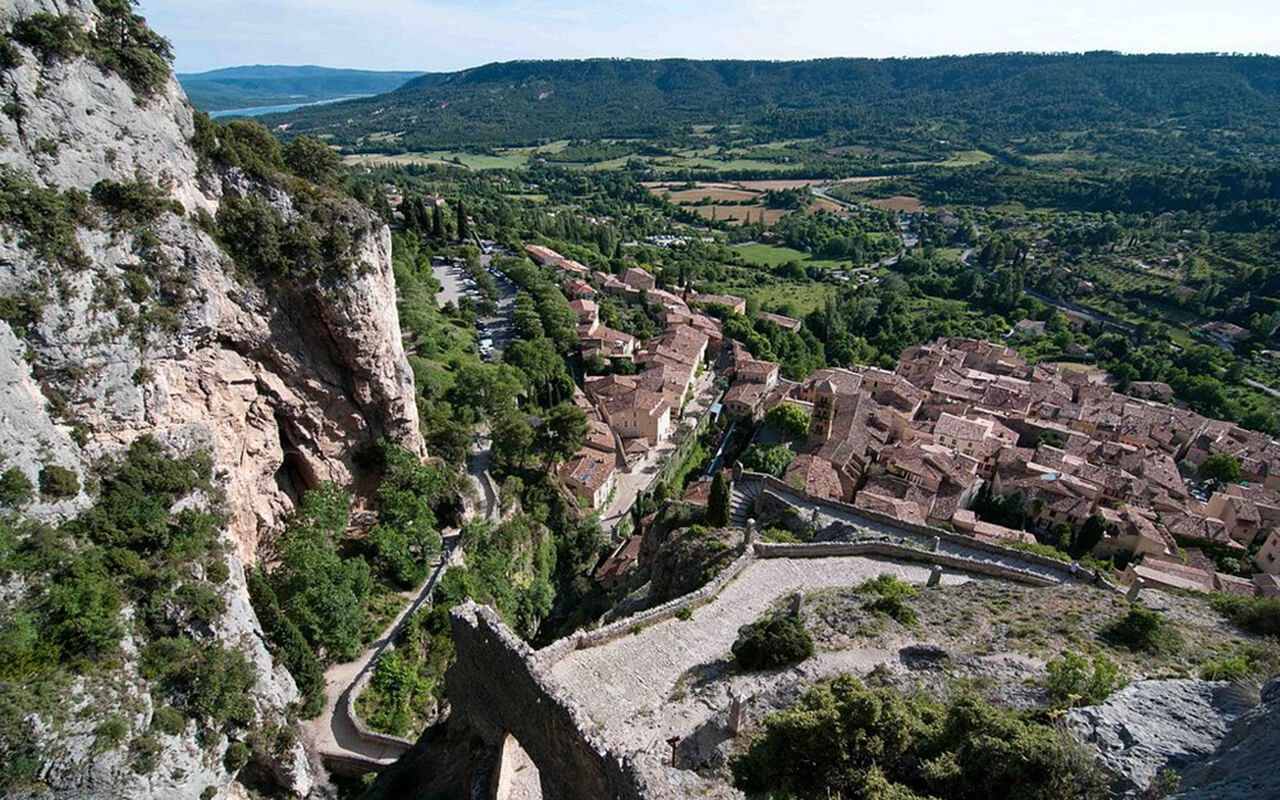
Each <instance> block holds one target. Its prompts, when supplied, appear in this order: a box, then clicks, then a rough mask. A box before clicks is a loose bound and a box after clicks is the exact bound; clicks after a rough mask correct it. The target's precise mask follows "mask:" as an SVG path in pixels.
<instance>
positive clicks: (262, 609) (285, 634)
mask: <svg viewBox="0 0 1280 800" xmlns="http://www.w3.org/2000/svg"><path fill="white" fill-rule="evenodd" d="M245 578H246V581H247V583H248V585H249V600H250V602H251V603H252V604H253V610H254V613H256V614H257V615H258V621H259V622H261V623H262V630H263V632H264V633H265V634H266V636H267V639H269V640H270V642H271V644H272V652H273V654H274V655H275V657H276V658H278V659H280V661H281V663H283V664H284V666H285V669H287V670H289V674H290V675H292V676H293V682H294V683H295V684H297V686H298V691H299V692H301V693H302V707H301V708H300V709H299V710H298V715H299V716H301V717H303V718H304V719H312V718H314V717H316V716H318V715H319V714H320V712H321V711H323V710H324V702H325V682H324V667H322V666H321V665H320V660H319V659H318V658H316V655H315V653H314V652H313V651H312V649H311V645H310V644H308V643H307V639H306V637H305V636H303V635H302V632H301V631H300V630H298V626H297V625H294V624H293V622H291V621H290V620H289V618H288V617H286V616H285V615H284V612H283V611H281V609H280V602H279V600H278V599H277V598H276V594H275V591H274V590H273V589H272V588H271V584H270V583H269V582H268V580H267V578H266V576H265V575H264V574H263V573H262V572H259V571H254V572H249V573H247V574H246V576H245Z"/></svg>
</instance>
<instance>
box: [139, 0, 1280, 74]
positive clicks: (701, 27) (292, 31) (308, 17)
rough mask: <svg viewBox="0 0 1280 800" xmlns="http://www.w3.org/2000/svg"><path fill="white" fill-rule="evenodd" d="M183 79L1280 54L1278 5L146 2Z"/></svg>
mask: <svg viewBox="0 0 1280 800" xmlns="http://www.w3.org/2000/svg"><path fill="white" fill-rule="evenodd" d="M141 9H142V12H143V14H145V15H146V17H147V18H148V19H149V20H150V22H151V25H152V27H153V28H155V29H156V30H157V31H159V32H160V33H162V34H163V35H165V36H167V37H169V39H170V41H172V42H173V45H174V50H175V52H176V55H177V58H176V62H175V66H176V67H177V69H178V70H179V71H180V72H195V71H202V70H206V69H213V68H216V67H225V66H234V65H240V64H319V65H323V66H331V67H358V68H364V69H404V70H423V71H429V72H436V71H452V70H457V69H463V68H466V67H472V66H477V65H480V64H485V63H489V62H491V61H510V60H514V59H529V58H591V57H636V58H662V57H676V56H679V57H687V58H763V59H805V58H820V57H827V56H869V57H891V56H924V55H943V54H964V53H991V52H1004V51H1011V50H1026V51H1083V50H1120V51H1123V52H1130V53H1149V52H1190V51H1194V52H1241V53H1271V54H1280V0H1218V1H1217V2H1206V0H965V1H964V2H961V1H960V0H905V2H904V0H626V1H625V2H606V0H595V2H591V0H538V1H537V2H531V1H529V0H142V2H141Z"/></svg>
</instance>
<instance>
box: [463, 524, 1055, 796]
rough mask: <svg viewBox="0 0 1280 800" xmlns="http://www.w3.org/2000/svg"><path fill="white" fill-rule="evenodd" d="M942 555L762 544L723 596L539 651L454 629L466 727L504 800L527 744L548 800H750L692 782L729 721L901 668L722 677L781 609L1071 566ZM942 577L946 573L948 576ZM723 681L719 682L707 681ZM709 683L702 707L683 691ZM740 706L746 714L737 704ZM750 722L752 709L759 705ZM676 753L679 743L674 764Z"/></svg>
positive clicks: (719, 590)
mask: <svg viewBox="0 0 1280 800" xmlns="http://www.w3.org/2000/svg"><path fill="white" fill-rule="evenodd" d="M995 549H996V550H1001V551H1004V552H1001V553H993V552H989V551H986V550H976V551H973V552H968V553H965V552H961V551H959V550H958V549H956V550H949V549H946V548H942V547H937V549H930V547H929V546H927V545H922V544H921V543H919V542H917V541H911V540H907V539H904V538H902V537H900V538H899V540H898V541H890V540H877V541H847V542H828V543H822V544H813V545H771V544H752V545H749V546H748V549H747V551H746V552H744V553H743V554H742V555H741V556H740V557H739V558H738V559H737V560H736V561H735V562H734V563H733V564H732V565H731V566H730V567H729V568H728V569H726V571H725V572H724V573H722V574H721V575H720V576H718V577H717V578H716V580H715V581H713V582H712V584H710V585H708V586H707V587H704V588H703V589H700V590H698V591H697V592H694V593H693V594H691V595H687V596H686V597H683V598H679V599H678V600H675V601H672V602H670V603H667V604H665V605H663V606H660V607H658V608H656V609H650V610H649V611H645V612H641V613H640V614H637V615H635V616H633V617H629V618H626V619H623V620H619V621H617V622H614V623H612V624H610V625H607V626H605V627H603V628H600V629H598V630H595V631H589V632H581V633H577V634H574V635H572V636H570V637H567V638H565V639H562V640H560V641H559V642H555V643H553V644H551V645H549V646H547V647H545V648H543V649H541V650H536V651H535V650H533V649H531V648H530V647H529V646H528V645H527V644H525V643H524V642H522V641H521V640H520V639H519V638H518V637H516V636H515V635H514V634H513V633H512V632H511V631H510V630H509V629H508V628H507V627H506V626H505V625H504V624H503V623H502V622H501V620H500V619H498V617H497V615H496V614H495V613H494V612H493V611H491V610H490V609H488V608H487V607H482V606H477V605H475V604H470V603H469V604H466V605H463V606H459V607H457V608H455V609H454V611H453V616H452V625H453V634H454V641H455V643H456V645H457V649H458V660H457V662H456V664H455V665H454V666H453V667H452V668H451V669H450V672H449V674H448V676H447V681H448V690H449V696H450V698H451V700H452V702H453V709H454V712H453V713H454V714H455V715H456V718H455V719H454V720H453V723H456V724H461V725H464V726H466V727H467V728H469V729H470V731H471V732H472V733H473V734H475V735H478V736H479V737H480V738H481V739H482V740H483V741H484V742H485V743H486V744H487V745H488V746H489V747H490V748H492V749H493V751H495V752H501V754H502V755H501V757H500V758H499V759H497V761H498V768H497V770H496V772H497V774H496V775H495V776H494V780H493V782H492V784H491V786H492V795H491V796H494V797H499V798H502V800H507V798H512V797H528V796H537V791H536V789H537V787H536V786H535V787H533V788H534V790H535V791H533V792H529V791H517V790H516V789H515V788H514V784H515V781H513V779H512V776H511V775H510V774H509V766H510V764H511V763H514V759H512V758H511V757H510V750H511V747H512V745H513V744H514V743H515V742H518V743H519V744H520V745H521V747H523V748H524V752H527V754H528V757H529V758H530V759H531V760H532V762H533V764H534V765H536V767H537V773H538V776H539V780H540V783H541V796H543V797H547V798H565V799H566V800H579V799H581V800H599V798H625V799H626V800H631V799H632V798H652V800H675V798H692V797H699V798H717V797H726V798H727V797H740V796H741V795H739V794H738V793H737V792H736V791H735V790H733V789H731V788H729V787H725V786H723V785H720V784H717V783H713V782H710V781H706V780H704V779H702V778H700V777H699V776H698V774H697V773H696V772H694V771H693V770H691V769H681V768H677V767H675V766H672V761H673V759H674V760H676V761H677V762H678V763H681V766H683V767H687V766H690V763H689V761H690V759H692V758H693V756H692V755H691V754H690V747H692V746H693V745H694V744H695V743H698V746H699V747H702V746H704V745H708V744H709V745H714V744H715V743H717V742H723V741H724V740H725V739H727V738H728V737H729V736H730V735H731V734H730V733H729V724H728V723H729V716H730V707H731V706H732V705H734V704H735V702H737V703H739V706H738V707H739V708H741V705H740V704H741V698H749V697H750V696H751V695H753V694H758V693H761V692H767V691H769V690H770V689H771V688H774V687H775V686H778V685H781V683H782V682H793V681H795V680H796V679H797V677H798V678H800V679H802V680H817V679H820V678H823V677H827V676H830V675H833V674H837V673H840V672H847V671H866V670H869V669H871V668H872V667H874V666H875V665H876V664H878V663H882V662H884V661H887V660H893V659H896V658H897V653H896V651H883V650H878V649H875V648H871V647H867V648H861V649H853V650H845V651H840V652H823V653H819V654H817V655H815V656H814V657H813V658H811V659H809V660H807V661H806V662H804V663H803V664H801V665H798V666H797V667H795V668H793V669H792V670H785V671H782V672H779V673H768V674H763V675H761V674H756V675H737V674H733V673H732V672H731V671H729V670H726V669H723V667H724V666H725V665H726V659H727V657H728V654H729V649H730V646H731V645H732V644H733V641H734V640H735V638H736V637H737V631H738V628H739V627H740V626H742V625H744V624H746V623H748V622H752V621H754V620H755V619H757V618H759V617H760V616H761V615H762V614H763V613H764V612H765V611H766V610H767V609H769V608H770V607H771V606H772V605H773V604H774V603H776V602H778V601H779V600H780V599H782V598H784V597H786V596H788V595H792V594H795V593H797V592H799V593H802V594H803V593H807V592H813V591H818V590H822V589H827V588H834V587H846V586H853V585H856V584H858V583H860V582H862V581H863V580H865V579H867V578H871V577H875V576H876V575H880V574H882V573H886V572H888V573H892V574H895V575H897V576H898V577H899V578H901V579H903V580H906V581H909V582H911V583H917V584H922V583H925V582H926V581H929V580H930V579H931V577H932V578H933V579H934V580H937V579H938V576H939V574H940V576H941V581H942V582H943V583H947V584H953V583H962V582H965V581H968V580H972V579H974V577H975V576H985V577H990V578H997V579H1004V580H1016V581H1020V582H1024V583H1029V584H1033V585H1048V584H1054V583H1059V582H1061V581H1062V580H1064V579H1066V576H1065V575H1064V574H1063V571H1062V569H1061V566H1060V565H1054V567H1053V568H1050V567H1048V566H1047V565H1045V564H1043V563H1042V559H1040V558H1038V557H1036V556H1034V555H1032V554H1024V553H1020V552H1018V551H1013V550H1007V549H1005V548H995ZM939 565H941V570H940V571H939ZM708 675H714V679H713V680H704V677H705V676H708ZM690 681H702V683H701V685H700V689H701V691H699V692H698V693H697V697H696V698H695V697H691V696H690V693H689V692H687V691H685V686H686V684H687V683H688V682H690ZM735 698H736V700H735ZM747 713H751V712H750V703H749V700H748V701H747ZM671 741H676V742H677V743H678V749H677V752H676V753H675V754H674V755H673V751H672V747H671V745H670V742H671Z"/></svg>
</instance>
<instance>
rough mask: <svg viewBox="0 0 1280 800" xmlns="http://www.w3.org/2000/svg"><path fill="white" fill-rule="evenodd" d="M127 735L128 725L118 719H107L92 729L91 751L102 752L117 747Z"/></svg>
mask: <svg viewBox="0 0 1280 800" xmlns="http://www.w3.org/2000/svg"><path fill="white" fill-rule="evenodd" d="M128 735H129V723H127V722H125V721H124V720H123V719H121V718H120V717H108V718H107V719H105V720H103V721H102V722H101V723H99V725H98V727H96V728H94V729H93V750H94V752H98V753H100V752H103V751H104V750H110V749H112V748H114V747H119V746H120V745H121V744H122V743H123V742H124V738H125V737H126V736H128Z"/></svg>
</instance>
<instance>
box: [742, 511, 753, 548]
mask: <svg viewBox="0 0 1280 800" xmlns="http://www.w3.org/2000/svg"><path fill="white" fill-rule="evenodd" d="M742 541H743V543H744V544H745V545H746V547H747V549H748V550H750V549H751V548H752V547H753V546H754V545H755V543H756V521H755V518H754V517H753V518H751V519H748V520H747V527H746V528H745V529H744V531H743V534H742Z"/></svg>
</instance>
